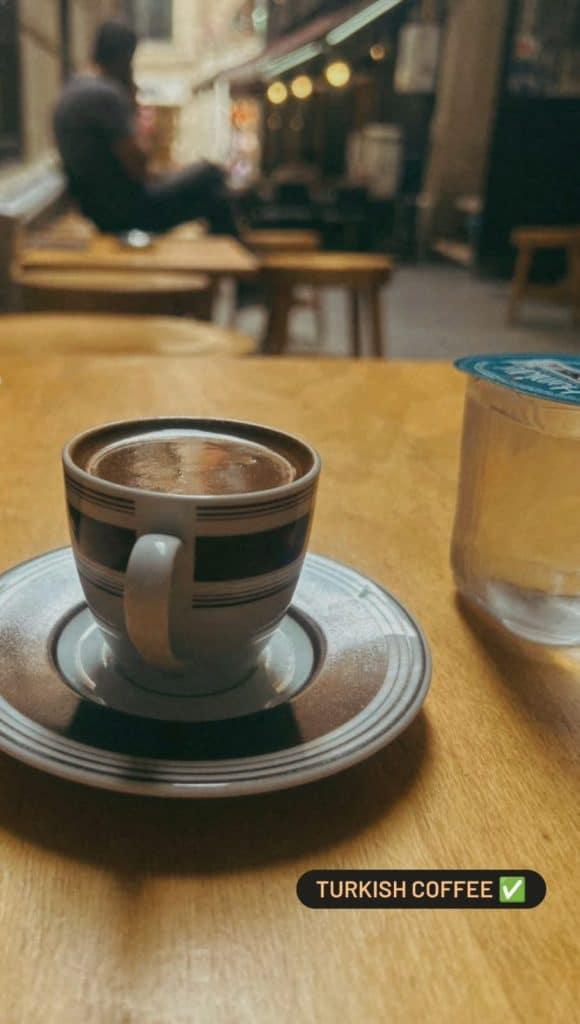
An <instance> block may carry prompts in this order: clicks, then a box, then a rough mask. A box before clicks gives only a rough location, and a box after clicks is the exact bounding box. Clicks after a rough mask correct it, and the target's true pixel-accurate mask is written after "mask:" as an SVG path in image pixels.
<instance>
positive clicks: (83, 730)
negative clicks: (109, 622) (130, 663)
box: [0, 548, 431, 798]
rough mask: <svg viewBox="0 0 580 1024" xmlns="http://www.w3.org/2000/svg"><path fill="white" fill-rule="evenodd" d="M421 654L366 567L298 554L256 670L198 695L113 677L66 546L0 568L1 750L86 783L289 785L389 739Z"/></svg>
mask: <svg viewBox="0 0 580 1024" xmlns="http://www.w3.org/2000/svg"><path fill="white" fill-rule="evenodd" d="M430 674H431V666H430V656H429V650H428V647H427V644H426V641H425V639H424V637H423V634H422V632H421V630H420V628H419V626H418V625H417V624H416V622H415V621H414V619H413V618H412V616H411V615H410V614H409V612H408V611H406V609H405V608H404V607H403V606H402V605H401V604H400V603H399V602H398V601H397V600H396V598H394V597H393V596H392V595H391V594H389V593H388V592H387V591H385V590H383V589H382V588H381V587H380V586H378V585H377V584H376V583H374V582H372V581H371V580H370V579H368V578H366V577H364V576H362V575H361V574H360V573H358V572H356V571H355V570H353V569H350V568H347V567H346V566H343V565H340V564H338V563H337V562H334V561H331V560H329V559H326V558H321V557H319V556H315V555H308V556H307V558H306V561H305V564H304V569H303V572H302V577H301V579H300V583H299V586H298V590H297V592H296V596H295V600H294V602H293V605H292V608H291V610H290V612H289V614H288V615H287V617H286V619H285V620H284V622H283V623H282V626H281V627H280V630H279V631H278V633H277V634H276V635H275V636H274V638H273V640H272V642H271V645H270V646H269V648H268V649H267V650H266V652H265V655H264V658H263V660H262V663H261V665H260V666H258V668H257V670H256V673H253V674H252V675H251V676H250V677H248V678H246V679H245V680H243V681H242V682H241V683H240V684H239V686H238V687H236V688H234V690H231V691H228V692H227V693H223V694H218V695H212V696H211V697H209V698H204V697H203V696H202V697H195V698H186V699H184V698H180V699H179V700H178V701H176V702H175V701H174V699H173V698H171V697H166V696H161V695H160V696H159V697H158V699H157V698H155V695H151V694H150V693H145V691H140V689H139V687H134V688H133V692H131V693H129V690H128V689H126V690H125V691H124V694H125V695H124V696H120V694H121V690H122V687H123V684H125V686H126V685H127V681H126V680H121V679H119V678H118V677H117V678H115V675H114V669H113V668H112V667H111V666H109V665H108V662H107V659H106V656H105V653H104V649H103V647H102V646H101V643H100V639H99V634H98V633H97V632H96V631H95V630H94V628H93V624H92V621H91V619H90V613H88V612H87V610H86V605H85V604H84V599H83V593H82V590H81V588H80V584H79V581H78V576H77V574H76V571H75V566H74V561H73V558H72V555H71V552H70V549H68V548H65V549H61V550H58V551H53V552H50V553H48V554H45V555H42V556H41V557H40V558H36V559H34V560H33V561H31V562H27V563H25V564H23V565H20V566H17V567H16V568H14V569H11V570H10V571H9V572H7V573H5V574H4V575H3V576H2V577H0V750H3V751H5V752H6V753H8V754H11V755H12V756H14V757H16V758H18V759H19V760H21V761H24V762H26V763H28V764H30V765H33V766H34V767H36V768H40V769H42V770H44V771H47V772H50V773H52V774H54V775H58V776H61V777H63V778H67V779H71V780H74V781H76V782H81V783H85V784H87V785H92V786H98V787H101V788H104V789H112V790H117V791H119V792H126V793H140V794H149V795H152V796H169V797H189V798H193V797H218V796H219V797H229V796H241V795H246V794H252V793H262V792H267V791H271V790H277V789H286V788H289V787H291V786H297V785H302V784H303V783H306V782H312V781H314V780H315V779H319V778H323V777H325V776H327V775H332V774H334V773H336V772H339V771H342V770H343V769H345V768H348V767H349V766H351V765H353V764H356V763H357V762H359V761H362V760H364V759H365V758H367V757H369V756H370V755H371V754H373V753H375V752H376V751H377V750H379V749H381V748H382V747H385V746H386V745H387V744H389V743H391V742H392V740H394V739H395V738H396V737H397V736H398V735H399V734H400V733H401V732H402V731H403V730H404V729H406V727H407V726H408V725H409V724H410V722H411V721H412V720H413V719H414V717H415V716H416V715H417V713H418V712H419V710H420V708H421V706H422V704H423V701H424V700H425V696H426V694H427V690H428V687H429V681H430Z"/></svg>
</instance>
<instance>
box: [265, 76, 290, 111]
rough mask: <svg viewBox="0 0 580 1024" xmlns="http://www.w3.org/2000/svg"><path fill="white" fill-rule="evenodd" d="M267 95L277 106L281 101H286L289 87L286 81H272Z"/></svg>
mask: <svg viewBox="0 0 580 1024" xmlns="http://www.w3.org/2000/svg"><path fill="white" fill-rule="evenodd" d="M266 95H267V97H268V99H269V100H270V103H273V104H274V105H275V106H276V107H279V106H280V104H281V103H285V102H286V100H287V99H288V89H287V88H286V86H285V85H284V82H272V84H271V85H270V86H268V92H267V94H266Z"/></svg>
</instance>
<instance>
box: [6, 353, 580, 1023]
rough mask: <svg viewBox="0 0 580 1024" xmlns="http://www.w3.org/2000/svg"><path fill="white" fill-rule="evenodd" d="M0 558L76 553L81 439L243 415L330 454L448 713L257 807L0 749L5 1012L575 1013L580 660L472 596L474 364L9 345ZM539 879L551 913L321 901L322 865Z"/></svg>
mask: <svg viewBox="0 0 580 1024" xmlns="http://www.w3.org/2000/svg"><path fill="white" fill-rule="evenodd" d="M0 377H1V383H0V487H1V493H2V518H3V527H2V530H1V531H0V567H1V568H7V567H8V566H11V565H14V564H15V563H17V562H19V561H21V560H22V559H25V558H29V557H31V556H33V555H37V554H39V553H41V552H43V551H46V550H47V549H49V548H54V547H56V546H58V545H61V544H64V543H66V542H67V528H66V522H65V514H64V505H63V493H62V483H61V470H60V465H59V451H60V448H61V446H62V444H63V443H64V442H65V441H66V439H67V438H68V437H70V436H71V435H72V434H73V433H75V432H76V431H79V430H81V429H83V428H85V427H88V426H90V425H92V424H96V423H99V422H103V421H106V420H113V419H117V418H121V417H131V416H139V415H141V414H146V415H151V414H155V413H159V414H162V413H173V414H177V413H179V414H192V415H219V416H221V415H227V416H232V417H239V418H245V419H252V420H258V421H262V422H265V423H269V424H273V425H275V426H277V427H281V428H284V429H288V430H291V431H295V432H298V433H300V434H302V435H304V436H305V437H306V438H308V439H309V440H310V441H311V442H312V443H314V444H315V445H316V446H317V447H318V448H319V450H320V452H321V454H322V457H323V461H324V469H323V477H322V482H321V489H320V494H319V500H318V511H317V516H316V523H315V528H314V532H313V536H312V545H311V546H312V548H313V550H315V551H318V552H320V553H322V554H324V555H328V556H331V557H335V558H338V559H341V560H343V561H345V562H348V563H350V564H351V565H353V566H356V567H357V568H358V569H360V570H361V571H363V572H366V573H369V574H370V575H371V576H373V577H374V578H375V579H377V580H378V581H379V582H380V583H382V584H384V585H386V586H387V587H389V588H390V589H392V590H394V591H395V593H397V594H398V595H399V596H400V597H401V598H402V600H403V601H405V602H407V603H408V605H409V606H410V608H411V609H412V610H413V611H414V612H415V613H416V615H417V616H418V617H419V619H420V621H421V622H422V624H423V626H424V628H425V631H426V634H427V636H428V638H429V641H430V643H431V647H432V652H433V656H434V675H433V685H432V690H431V694H430V696H429V698H428V700H427V703H426V706H425V710H424V712H423V713H422V714H421V715H420V717H419V719H418V720H417V721H416V722H415V724H414V725H413V726H412V727H411V728H410V729H409V730H408V732H407V733H406V734H405V735H403V736H402V737H401V738H400V739H399V740H398V741H396V742H395V743H394V744H393V745H392V746H391V747H390V748H389V749H387V750H385V751H383V752H382V753H380V754H378V755H376V756H374V757H373V758H372V759H371V760H370V761H368V762H366V763H365V764H363V765H360V766H359V767H357V768H355V769H353V770H351V771H348V772H346V773H344V774H342V775H339V776H336V777H334V778H332V779H328V780H326V781H323V782H321V783H317V784H313V785H310V786H308V787H305V788H302V789H297V790H294V791H289V792H286V793H282V794H274V795H269V796H264V797H259V798H251V799H245V800H237V801H235V800H228V801H225V802H221V801H216V802H211V801H208V802H203V803H187V802H180V803H172V802H170V801H161V800H158V801H156V800H151V799H140V798H132V797H125V796H122V795H115V794H111V793H107V792H100V791H93V790H90V789H84V788H82V787H80V786H76V785H74V784H70V783H64V782H62V781H59V780H58V779H55V778H50V777H48V776H44V775H42V774H41V773H39V772H37V771H34V770H32V769H30V768H27V767H24V766H22V765H20V764H18V763H17V762H15V761H12V760H11V759H9V758H7V757H5V756H0V936H1V940H0V942H1V955H0V993H1V996H0V1000H1V1004H2V1010H1V1011H0V1016H1V1018H2V1020H3V1021H6V1022H7V1024H21V1022H22V1024H57V1022H58V1024H77V1022H79V1021H83V1022H84V1024H185V1022H188V1024H189V1022H195V1024H270V1022H276V1024H294V1022H296V1021H308V1022H317V1024H318V1022H322V1024H330V1022H331V1021H335V1020H340V1021H341V1022H345V1024H346V1022H348V1024H351V1022H352V1024H355V1022H357V1024H358V1022H360V1021H368V1022H373V1024H374V1022H377V1024H378V1022H381V1024H382V1022H386V1021H388V1022H394V1024H408V1022H411V1021H412V1022H423V1021H429V1022H432V1021H433V1022H439V1021H445V1022H446V1024H447V1022H450V1024H466V1022H474V1024H475V1022H477V1024H479V1022H493V1024H503V1022H510V1024H511V1022H526V1024H528V1022H531V1021H532V1022H536V1021H537V1022H542V1024H544V1022H560V1021H566V1022H571V1021H573V1020H577V1019H578V1016H577V1013H578V1002H577V997H578V989H577V963H578V947H579V942H578V925H577V921H576V895H575V894H576V893H577V891H578V883H579V880H580V878H579V875H580V871H579V861H578V855H577V851H578V839H579V836H578V831H579V830H578V775H579V772H578V723H579V720H580V678H579V676H580V662H579V661H578V657H577V652H574V651H570V652H569V653H567V654H566V653H562V652H551V651H548V650H543V649H541V648H534V647H531V646H527V645H524V644H522V643H518V642H515V641H513V640H511V639H509V638H506V637H503V636H501V635H500V634H499V633H497V632H496V631H495V630H494V629H492V628H491V627H489V626H487V625H485V624H483V623H481V622H479V621H477V620H476V619H474V618H473V617H471V615H469V614H467V613H466V612H465V611H463V610H462V609H461V608H460V606H459V605H458V604H457V602H456V599H455V595H454V589H453V584H452V579H451V576H450V572H449V566H448V547H449V540H450V532H451V526H452V518H453V510H454V502H455V488H456V481H457V468H458V448H459V431H460V424H461V416H462V401H463V389H464V380H463V379H462V378H461V376H460V375H459V374H457V373H456V372H455V371H453V370H452V369H451V368H450V367H449V366H447V365H444V364H436V363H430V364H421V363H413V364H411V363H407V364H405V363H379V362H365V361H360V362H350V361H346V360H345V361H339V360H336V361H331V360H326V361H322V360H319V361H294V360H287V361H282V360H269V361H266V360H253V361H241V362H238V361H222V362H218V361H215V362H213V361H206V360H195V361H193V362H187V361H184V360H182V359H171V358H167V359H165V360H163V361H160V360H159V359H153V358H151V357H143V358H140V357H130V358H125V357H123V356H119V357H117V358H115V359H112V358H111V357H100V356H97V357H93V358H91V359H90V360H85V359H83V358H80V357H79V358H77V359H74V360H71V359H70V358H63V357H53V358H50V359H48V358H37V359H35V360H34V361H33V360H25V359H23V358H20V357H18V358H17V357H14V356H6V355H4V354H0ZM510 867H511V868H514V869H516V868H531V869H535V870H537V871H539V872H541V873H542V874H543V875H544V877H545V878H546V881H547V886H548V894H547V897H546V899H545V901H544V903H543V904H542V905H541V906H540V907H538V908H537V909H536V910H531V911H526V910H523V911H519V912H515V911H510V910H507V911H494V910H472V911H464V910H447V911H446V910H438V911H432V910H388V909H387V910H365V911H350V910H344V911H313V910H306V909H304V908H303V907H302V906H301V905H300V904H299V902H298V901H297V898H296V894H295V887H296V882H297V879H298V878H299V876H300V875H301V874H302V873H303V872H304V871H306V870H308V869H313V868H354V869H365V868H417V869H419V868H425V869H429V868H438V869H443V868H450V869H451V868H510Z"/></svg>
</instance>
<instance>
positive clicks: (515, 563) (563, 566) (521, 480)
mask: <svg viewBox="0 0 580 1024" xmlns="http://www.w3.org/2000/svg"><path fill="white" fill-rule="evenodd" d="M456 365H458V366H459V368H460V369H462V370H465V371H467V373H469V375H470V376H469V380H468V386H467V395H466V401H465V418H464V426H463V442H462V452H461V472H460V479H459V492H458V499H457V513H456V519H455V528H454V532H453V541H452V549H451V562H452V567H453V571H454V575H455V581H456V584H457V587H458V589H459V591H460V592H461V593H462V594H463V596H464V597H465V598H466V599H467V600H468V601H471V602H473V603H475V604H476V605H479V606H480V607H481V608H483V609H484V610H485V611H486V612H488V613H489V614H491V615H492V616H494V617H495V618H496V619H497V620H499V621H500V622H501V623H502V624H503V625H504V626H505V627H506V628H507V629H509V630H511V631H512V632H513V633H516V634H518V635H520V636H522V637H525V638H526V639H528V640H533V641H536V642H538V643H544V644H555V645H566V644H580V357H569V356H564V357H554V356H536V355H534V356H482V357H470V358H468V359H463V360H460V361H459V363H457V364H456Z"/></svg>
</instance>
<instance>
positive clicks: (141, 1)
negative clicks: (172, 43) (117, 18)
mask: <svg viewBox="0 0 580 1024" xmlns="http://www.w3.org/2000/svg"><path fill="white" fill-rule="evenodd" d="M121 6H122V12H123V14H124V15H125V18H126V19H127V21H128V22H129V24H130V25H131V27H132V28H134V29H135V32H136V33H137V35H138V36H139V38H140V39H157V40H162V41H169V40H171V38H172V36H173V0H123V2H122V5H121Z"/></svg>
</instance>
